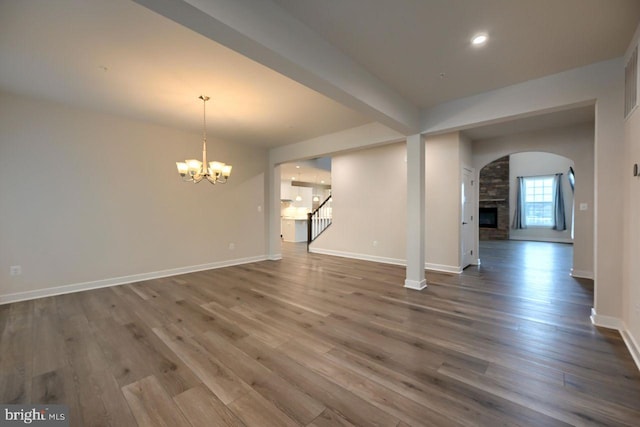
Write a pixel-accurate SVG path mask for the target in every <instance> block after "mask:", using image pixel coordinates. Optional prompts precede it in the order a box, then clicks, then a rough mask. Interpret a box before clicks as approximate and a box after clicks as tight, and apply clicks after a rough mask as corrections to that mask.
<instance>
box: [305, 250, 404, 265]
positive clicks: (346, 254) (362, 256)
mask: <svg viewBox="0 0 640 427" xmlns="http://www.w3.org/2000/svg"><path fill="white" fill-rule="evenodd" d="M309 252H311V253H314V254H321V255H332V256H339V257H342V258H352V259H360V260H363V261H373V262H380V263H382V264H393V265H407V261H406V260H404V259H397V258H387V257H382V256H376V255H368V254H358V253H354V252H343V251H335V250H333V249H320V248H313V247H309Z"/></svg>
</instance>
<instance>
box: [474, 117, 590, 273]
mask: <svg viewBox="0 0 640 427" xmlns="http://www.w3.org/2000/svg"><path fill="white" fill-rule="evenodd" d="M531 151H537V152H547V153H553V154H557V155H560V156H563V157H566V158H569V159H571V160H573V162H574V164H575V167H574V169H575V172H576V188H575V205H576V206H579V204H580V203H586V204H587V207H588V209H587V210H586V211H580V210H576V212H575V215H574V230H575V232H574V245H573V274H574V275H576V276H580V277H593V275H594V268H595V266H594V167H595V166H594V125H593V123H585V124H579V125H573V126H565V127H561V128H555V129H545V130H539V131H533V132H525V133H521V134H516V135H509V136H504V137H499V138H492V139H486V140H478V141H473V164H474V167H475V168H476V174H479V173H480V169H482V168H483V167H484V166H486V165H487V164H489V163H491V162H492V161H494V160H496V159H499V158H500V157H503V156H506V155H510V154H514V153H520V152H531ZM512 206H513V204H512ZM480 257H481V258H482V254H480Z"/></svg>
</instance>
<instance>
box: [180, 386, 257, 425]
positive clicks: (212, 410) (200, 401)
mask: <svg viewBox="0 0 640 427" xmlns="http://www.w3.org/2000/svg"><path fill="white" fill-rule="evenodd" d="M173 400H174V401H175V402H176V404H177V405H178V407H179V408H180V409H181V410H182V413H183V414H184V416H185V418H187V420H188V421H189V422H190V423H191V425H192V426H193V427H245V424H244V423H243V422H242V421H240V419H239V418H238V417H236V416H235V414H234V413H233V412H232V411H231V410H230V409H229V408H227V407H226V406H225V405H224V403H222V402H221V401H220V400H219V399H218V398H217V397H216V396H215V395H214V394H213V393H211V391H210V390H209V389H208V388H206V387H194V388H192V389H190V390H187V391H185V392H183V393H180V394H179V395H177V396H175V397H174V398H173Z"/></svg>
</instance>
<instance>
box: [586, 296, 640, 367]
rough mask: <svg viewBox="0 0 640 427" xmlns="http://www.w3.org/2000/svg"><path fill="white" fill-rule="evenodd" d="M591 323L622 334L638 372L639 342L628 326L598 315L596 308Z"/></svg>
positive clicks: (611, 318) (620, 321)
mask: <svg viewBox="0 0 640 427" xmlns="http://www.w3.org/2000/svg"><path fill="white" fill-rule="evenodd" d="M591 323H593V324H594V325H595V326H600V327H603V328H608V329H616V330H617V331H618V332H620V335H621V336H622V340H623V341H624V343H625V345H626V346H627V349H628V350H629V353H631V357H632V358H633V361H634V362H635V364H636V367H637V368H638V370H640V346H639V345H638V342H637V341H636V339H635V338H634V337H633V335H632V334H631V333H630V332H629V330H628V329H627V325H626V324H625V323H624V321H623V320H622V319H619V318H617V317H612V316H603V315H600V314H598V313H596V309H595V308H594V307H592V308H591Z"/></svg>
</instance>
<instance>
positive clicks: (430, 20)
mask: <svg viewBox="0 0 640 427" xmlns="http://www.w3.org/2000/svg"><path fill="white" fill-rule="evenodd" d="M234 1H237V2H238V3H237V5H240V4H241V5H242V7H244V8H245V11H248V12H253V14H254V15H256V14H258V15H256V16H254V17H253V18H254V19H257V20H258V21H254V22H259V20H268V19H274V23H272V26H271V28H272V29H273V28H276V27H277V25H278V23H279V22H282V23H283V25H284V21H286V20H283V21H278V20H277V19H275V18H273V16H276V15H277V14H276V15H274V14H268V13H265V14H260V12H259V11H260V10H261V9H260V6H264V10H268V11H270V12H273V11H274V9H273V8H276V9H278V10H279V11H281V12H282V13H284V14H286V15H287V16H289V17H290V16H291V15H293V17H294V18H292V19H294V21H295V18H297V19H298V20H299V21H296V22H298V23H299V22H302V24H300V26H298V27H296V26H295V25H288V26H287V27H286V32H285V34H286V38H287V39H289V40H290V41H292V42H293V43H294V44H295V43H298V44H301V43H304V41H306V40H310V38H309V37H310V36H309V28H311V30H312V31H315V33H314V34H315V35H318V34H319V35H320V36H321V37H323V38H324V39H325V40H327V41H328V42H329V43H330V45H327V46H329V47H330V48H331V49H335V50H336V51H341V52H343V53H346V55H348V56H349V57H350V58H351V59H353V60H355V62H356V63H357V64H359V65H361V66H362V67H363V68H362V70H363V71H365V73H357V72H355V71H358V70H355V69H354V68H345V70H347V69H349V70H352V71H353V70H355V71H354V74H353V75H352V76H351V78H352V80H346V81H347V82H348V83H347V84H350V85H351V86H352V87H356V86H358V82H359V80H358V78H359V77H365V76H366V75H367V73H370V74H372V75H373V76H375V77H377V79H378V80H377V81H379V82H380V85H382V86H384V88H383V89H384V90H383V91H381V92H377V93H380V94H388V96H387V97H386V98H385V97H384V96H378V95H376V96H369V98H368V99H369V100H371V101H375V102H379V103H380V104H381V105H389V101H390V100H391V101H392V103H393V102H395V101H393V100H394V95H393V94H397V93H399V94H400V95H402V97H403V98H404V100H405V101H406V102H407V105H411V104H413V105H416V106H419V107H423V108H424V107H429V106H433V105H435V104H438V103H440V102H443V101H447V100H451V99H455V98H460V97H464V96H468V95H471V94H474V93H479V92H483V91H487V90H491V89H495V88H498V87H503V86H506V85H510V84H513V83H517V82H521V81H524V80H528V79H531V78H535V77H540V76H543V75H546V74H551V73H556V72H560V71H563V70H566V69H570V68H573V67H578V66H582V65H586V64H589V63H593V62H597V61H600V60H604V59H608V58H613V57H617V56H620V55H622V54H623V52H624V49H625V48H626V46H627V43H628V42H629V41H630V39H631V36H632V33H633V31H634V29H635V26H636V24H637V23H638V21H639V20H640V1H638V0H562V1H560V0H529V1H525V0H518V1H514V0H394V1H390V0H323V1H317V0H274V2H275V3H272V2H270V1H269V0H234ZM189 2H190V3H194V2H196V0H187V3H189ZM197 2H198V3H202V4H209V5H212V4H213V5H215V6H216V7H219V8H220V9H217V10H222V9H224V8H227V9H226V10H232V8H233V6H235V5H236V4H235V3H234V2H233V1H231V0H226V2H224V1H221V0H215V1H214V0H197ZM145 3H153V1H151V0H148V1H145ZM180 3H182V2H180V1H177V0H176V1H175V4H180ZM157 4H160V2H157ZM163 4H164V3H163ZM276 4H277V5H280V6H281V7H282V8H284V9H280V8H279V7H278V6H276ZM238 7H241V6H238ZM214 9H215V8H214ZM288 13H290V14H291V15H288ZM278 16H280V18H282V16H281V15H278ZM305 25H306V26H307V27H305ZM264 28H269V27H268V26H265V27H264ZM283 28H284V27H283ZM296 28H297V29H298V32H299V33H300V34H298V33H296V32H295V30H296ZM290 29H291V31H290V32H289V30H290ZM302 29H304V30H305V31H302ZM260 30H261V29H260V28H259V29H257V30H256V31H257V32H256V34H259V32H260ZM478 31H486V32H488V34H489V36H490V40H489V43H488V44H487V46H485V47H483V48H480V49H473V48H471V47H470V45H469V39H470V37H471V36H472V35H473V34H474V33H476V32H478ZM316 33H317V34H316ZM263 35H264V34H263ZM278 37H281V34H279V35H278ZM258 41H259V40H258ZM305 46H306V45H301V46H299V47H301V48H302V50H304V49H307V48H306V47H305ZM308 49H310V48H308ZM238 50H241V49H238ZM320 53H326V52H319V53H318V55H317V56H318V58H319V60H320V59H322V58H324V57H323V56H322V55H320ZM309 54H310V56H311V57H312V58H313V56H314V54H315V51H312V52H309ZM290 59H291V58H285V60H290ZM267 62H268V61H267ZM343 64H344V62H343ZM290 66H291V67H292V68H291V69H296V64H295V63H293V64H290ZM274 68H277V67H274ZM335 72H336V73H337V74H336V75H339V74H340V73H341V70H339V69H338V70H336V71H335ZM440 73H445V77H444V78H441V77H440ZM294 74H295V73H294ZM347 74H349V73H348V72H346V71H345V72H342V75H347ZM325 75H327V74H325ZM320 77H322V76H320ZM301 81H303V80H301ZM367 84H373V83H371V82H368V83H367ZM314 87H315V88H316V90H319V91H322V92H323V93H324V94H326V95H327V96H331V97H334V98H336V99H338V98H339V96H338V95H339V93H338V92H339V91H333V92H331V91H324V90H322V87H323V86H322V85H321V84H320V85H316V86H314ZM336 87H340V86H336ZM342 87H343V88H344V82H343V86H342ZM363 87H364V86H363ZM367 87H373V86H367ZM359 89H361V88H359ZM0 90H4V91H8V92H14V93H20V94H25V95H27V96H33V97H37V98H45V99H50V100H54V101H58V102H62V103H65V104H69V105H72V106H78V107H82V108H89V109H94V110H99V111H104V112H108V113H113V114H119V115H123V116H128V117H132V118H134V119H138V120H145V121H150V122H155V123H161V124H166V125H168V126H172V127H178V128H182V129H187V130H190V131H194V132H199V131H200V127H201V119H202V110H201V108H202V105H201V102H200V101H199V100H198V99H197V97H198V96H199V95H200V94H206V95H209V96H211V98H212V101H210V103H209V104H208V119H207V121H208V124H209V126H208V133H209V136H210V137H213V136H216V137H219V138H222V139H227V140H230V141H237V142H243V143H250V144H255V145H261V146H264V147H274V146H278V145H285V144H289V143H292V142H297V141H301V140H305V139H309V138H312V137H316V136H320V135H324V134H327V133H331V132H336V131H339V130H343V129H347V128H350V127H354V126H358V125H362V124H365V123H367V122H370V121H372V120H373V115H372V113H371V112H372V111H373V110H375V108H367V105H363V106H361V107H359V106H358V102H356V103H352V104H350V105H351V106H352V107H353V108H358V110H359V112H355V111H354V110H353V109H350V108H347V107H345V106H343V105H341V104H339V103H337V102H336V101H334V100H332V99H330V98H329V97H327V96H325V95H323V94H320V93H318V92H316V91H314V90H312V89H309V88H308V87H305V86H303V85H301V84H300V83H297V82H296V81H294V80H292V79H290V78H288V77H285V76H283V75H282V74H279V73H278V72H276V71H273V70H271V69H269V68H267V67H265V66H264V65H260V64H258V63H257V62H255V61H253V60H251V59H248V58H246V57H245V56H242V55H240V54H238V53H236V52H234V51H232V50H230V49H228V48H227V47H224V46H222V45H221V44H219V43H218V42H216V41H213V40H211V39H209V38H207V37H205V36H202V35H200V34H198V33H196V32H194V31H192V30H191V29H188V28H186V27H184V26H182V25H180V24H177V23H176V22H174V21H172V20H170V19H167V18H165V17H163V16H160V15H158V14H156V13H155V12H152V11H151V10H149V9H147V8H145V7H143V6H140V5H139V4H137V3H134V2H133V1H130V0H55V1H52V0H24V1H5V0H0ZM372 93H373V92H372ZM365 95H366V92H365ZM385 96H386V95H385ZM362 99H365V101H366V96H365V97H364V98H360V101H362ZM395 105H401V103H397V102H396V104H395ZM416 111H417V110H416ZM562 117H564V116H559V118H560V119H562ZM564 118H565V119H566V118H567V117H564ZM563 120H564V119H563ZM532 123H533V122H531V123H529V124H527V126H529V125H532ZM520 124H521V125H522V123H520ZM496 129H498V128H493V130H492V129H489V130H488V131H490V132H493V133H494V134H495V132H496V131H497V130H496ZM503 130H504V129H503ZM485 131H487V130H486V129H485ZM507 131H511V130H508V129H507Z"/></svg>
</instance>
